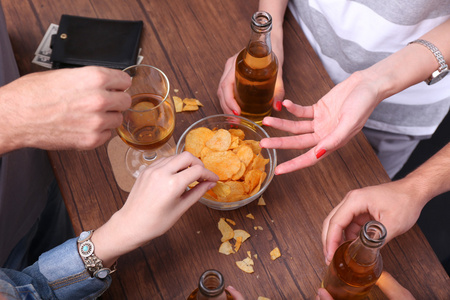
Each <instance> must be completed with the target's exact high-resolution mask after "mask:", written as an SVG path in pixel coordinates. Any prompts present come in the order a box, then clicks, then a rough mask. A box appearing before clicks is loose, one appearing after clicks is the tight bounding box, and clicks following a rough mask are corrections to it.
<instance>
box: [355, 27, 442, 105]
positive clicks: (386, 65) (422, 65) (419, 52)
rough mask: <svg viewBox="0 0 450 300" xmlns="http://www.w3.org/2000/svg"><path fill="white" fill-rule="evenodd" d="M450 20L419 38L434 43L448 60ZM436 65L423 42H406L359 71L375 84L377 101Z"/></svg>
mask: <svg viewBox="0 0 450 300" xmlns="http://www.w3.org/2000/svg"><path fill="white" fill-rule="evenodd" d="M449 31H450V20H448V21H446V22H445V23H443V24H441V25H439V26H438V27H436V28H434V29H433V30H431V31H430V32H428V33H427V34H425V35H423V36H422V37H421V39H424V40H427V41H429V42H431V43H432V44H434V45H435V46H436V47H437V48H438V49H439V50H440V51H441V53H442V54H443V56H444V58H446V61H447V63H448V62H449V61H450V38H449V35H448V32H449ZM438 67H439V64H438V62H437V60H436V58H435V57H434V55H433V54H432V53H431V51H430V50H428V49H427V48H426V47H424V46H423V45H419V44H410V45H407V46H405V47H404V48H403V49H401V50H400V51H398V52H396V53H394V54H392V55H391V56H389V57H387V58H386V59H384V60H382V61H380V62H378V63H376V64H375V65H373V66H372V67H370V68H368V69H366V70H364V71H363V72H364V73H366V74H369V76H370V77H371V78H373V79H374V82H375V83H377V84H378V86H379V99H377V100H378V101H379V102H381V101H382V100H384V99H386V98H387V97H390V96H392V95H394V94H396V93H398V92H400V91H402V90H404V89H406V88H408V87H410V86H412V85H414V84H417V83H419V82H422V81H423V80H425V79H427V78H428V77H429V76H430V75H431V74H432V73H433V72H434V71H436V70H437V69H438Z"/></svg>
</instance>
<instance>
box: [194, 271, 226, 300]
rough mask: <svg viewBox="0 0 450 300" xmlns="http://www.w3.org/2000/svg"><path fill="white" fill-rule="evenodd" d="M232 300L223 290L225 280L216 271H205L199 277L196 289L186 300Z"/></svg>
mask: <svg viewBox="0 0 450 300" xmlns="http://www.w3.org/2000/svg"><path fill="white" fill-rule="evenodd" d="M206 299H216V300H234V297H233V296H232V295H231V294H230V292H228V291H227V290H226V289H225V280H224V279H223V276H222V274H221V273H220V272H219V271H217V270H207V271H205V272H203V274H202V276H200V280H199V282H198V288H196V289H195V290H194V291H193V292H192V293H191V294H190V295H189V297H188V298H187V300H206Z"/></svg>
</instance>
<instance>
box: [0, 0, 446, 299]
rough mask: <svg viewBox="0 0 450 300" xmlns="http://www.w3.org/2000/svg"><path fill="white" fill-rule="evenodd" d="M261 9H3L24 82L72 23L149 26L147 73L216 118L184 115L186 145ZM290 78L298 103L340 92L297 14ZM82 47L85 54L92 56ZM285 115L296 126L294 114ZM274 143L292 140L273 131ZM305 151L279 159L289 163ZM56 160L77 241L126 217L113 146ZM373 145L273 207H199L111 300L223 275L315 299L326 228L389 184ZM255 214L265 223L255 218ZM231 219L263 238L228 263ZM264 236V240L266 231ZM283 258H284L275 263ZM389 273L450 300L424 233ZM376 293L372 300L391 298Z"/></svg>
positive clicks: (177, 290) (170, 292)
mask: <svg viewBox="0 0 450 300" xmlns="http://www.w3.org/2000/svg"><path fill="white" fill-rule="evenodd" d="M257 2H258V1H256V0H252V1H237V0H190V1H183V0H170V1H162V0H161V1H157V0H147V1H141V0H129V1H125V0H96V1H87V0H76V1H57V0H47V1H41V0H28V1H13V0H3V1H2V3H3V7H4V11H5V15H6V20H7V23H8V30H9V33H10V36H11V40H12V43H13V47H14V50H15V53H16V58H17V61H18V64H19V68H20V71H21V74H26V73H30V72H35V71H42V70H43V68H41V67H39V66H36V65H34V64H31V60H32V59H33V56H34V51H35V50H36V48H37V46H38V45H39V42H40V40H41V39H42V37H43V35H44V33H45V31H46V29H47V27H48V26H49V24H50V23H58V22H59V18H60V16H61V14H73V15H82V16H87V17H99V18H110V19H128V20H143V21H144V32H143V37H142V41H141V45H142V54H143V55H144V57H145V59H144V63H147V64H151V65H155V66H157V67H159V68H161V69H162V70H164V72H165V73H166V74H167V75H168V77H169V80H170V82H171V86H172V89H177V90H178V93H175V92H173V90H172V95H179V96H181V97H195V98H197V99H200V100H201V101H202V102H203V103H204V105H205V106H204V107H203V108H202V109H201V110H199V111H197V112H192V113H181V114H177V126H176V131H175V134H174V137H175V139H176V140H178V138H179V137H180V136H181V134H182V133H183V131H184V130H185V129H186V128H187V127H188V125H189V124H191V123H192V122H194V121H196V120H198V119H200V118H202V117H204V116H208V115H212V114H216V113H220V112H221V109H220V106H219V103H218V99H217V96H216V90H217V86H218V82H219V79H220V76H221V75H222V71H223V67H224V64H225V61H226V59H227V58H228V57H230V56H231V55H233V54H234V53H236V52H237V51H239V50H240V49H241V48H242V47H244V45H246V43H247V41H248V38H249V34H250V27H249V21H250V18H251V15H252V14H253V12H255V11H256V10H257V5H258V3H257ZM284 29H285V50H286V53H285V67H284V78H285V87H286V97H287V98H289V99H293V100H294V101H296V102H298V103H301V104H304V105H310V104H313V103H314V102H316V101H317V100H318V99H319V98H320V97H321V96H322V95H324V94H325V93H326V92H327V91H328V90H329V89H330V88H331V87H332V85H333V84H332V82H331V81H330V79H329V78H328V75H327V74H326V72H325V71H324V69H323V67H322V65H321V64H320V62H319V60H318V59H317V57H316V56H315V54H314V52H313V50H312V49H311V47H310V45H309V44H308V42H307V41H306V39H305V37H304V36H303V34H302V31H301V30H300V28H299V26H298V24H297V23H296V22H295V20H294V19H293V17H292V16H291V15H290V13H288V14H287V16H286V21H285V25H284ZM80 47H82V45H80ZM274 115H275V116H278V117H289V116H288V114H287V113H286V112H285V111H283V112H280V113H278V112H275V113H274ZM267 130H268V131H269V134H270V135H272V136H276V135H280V134H281V133H280V132H278V131H275V130H272V129H271V128H267ZM298 154H299V152H298V151H288V150H283V151H278V160H279V162H283V161H286V160H288V159H289V158H292V157H294V156H297V155H298ZM50 157H51V160H52V163H53V166H54V169H55V172H56V175H57V178H58V180H59V184H60V187H61V190H62V193H63V195H64V198H65V201H66V204H67V207H68V210H69V213H70V216H71V218H72V221H73V225H74V228H75V231H76V232H77V233H79V232H81V231H82V230H87V229H92V228H96V227H98V226H100V225H101V224H103V223H104V222H105V221H107V220H108V218H109V217H110V216H111V215H112V214H113V213H114V212H115V211H117V210H118V209H120V207H121V206H122V205H123V203H124V202H125V200H126V198H127V195H128V194H127V193H125V192H123V191H122V190H120V188H119V187H118V185H117V183H116V181H115V179H114V175H113V173H112V169H111V165H110V162H109V160H108V157H107V152H106V145H105V146H102V147H99V148H98V149H96V150H93V151H81V152H80V151H57V152H50ZM388 180H389V178H388V176H387V175H386V173H385V171H384V170H383V168H382V167H381V165H380V163H379V161H378V159H377V158H376V156H375V154H374V153H373V151H372V149H371V148H370V146H369V145H368V143H367V141H366V140H365V138H364V136H363V135H362V134H359V135H358V136H356V137H355V138H354V139H353V140H352V141H351V142H350V143H349V144H348V145H347V146H345V147H344V148H342V149H341V150H339V151H337V152H335V153H333V154H332V155H330V156H329V157H327V158H326V159H325V160H323V161H322V162H320V163H319V164H317V165H316V166H313V167H310V168H307V169H304V170H300V171H297V172H294V173H291V174H288V175H281V176H276V177H275V178H274V180H273V182H272V183H271V185H270V186H269V188H268V189H267V191H266V192H265V193H264V198H265V200H266V202H267V206H258V205H256V203H251V204H250V205H248V206H246V207H243V208H241V209H238V210H235V211H229V212H221V211H215V210H211V209H208V208H207V207H205V206H204V205H202V204H200V203H198V204H196V205H194V206H193V207H192V208H191V209H190V210H189V211H188V212H187V213H186V214H185V215H184V216H183V217H182V218H181V219H180V221H179V222H178V223H177V224H176V225H175V226H174V227H173V228H172V229H171V230H169V231H168V232H167V233H166V234H165V235H164V236H162V237H160V238H157V239H155V240H153V241H152V242H151V243H150V244H148V245H147V246H145V247H142V248H140V249H138V250H136V251H134V252H132V253H130V254H128V255H126V256H123V257H122V258H121V259H120V260H119V266H118V268H119V271H118V272H117V273H116V274H115V275H114V276H113V284H112V286H111V288H110V289H109V290H108V291H107V292H106V293H105V294H104V296H103V298H104V299H185V298H186V297H187V295H188V294H189V293H190V292H191V291H192V290H193V289H194V288H195V287H196V284H197V281H198V277H199V276H200V274H201V273H202V272H203V271H204V270H206V269H209V268H215V269H218V270H220V271H221V272H222V273H223V275H224V277H225V280H226V284H230V285H233V286H234V287H235V288H236V289H238V290H240V291H241V292H242V293H243V294H244V295H245V296H246V297H247V299H256V298H257V297H258V296H259V295H260V296H266V297H269V298H271V299H306V298H312V297H313V296H315V293H316V291H317V288H318V287H319V285H320V282H321V278H322V276H323V274H324V271H325V263H324V257H323V254H322V244H321V239H320V235H321V230H322V221H323V220H324V218H325V217H326V216H327V214H328V213H329V212H330V210H331V209H332V208H333V207H334V206H335V205H336V204H338V203H339V201H340V200H341V199H342V198H343V197H344V196H345V194H346V193H347V192H348V191H350V190H351V189H355V188H360V187H364V186H368V185H375V184H379V183H382V182H386V181H388ZM248 213H252V214H253V215H254V216H255V219H254V220H251V219H248V218H246V215H247V214H248ZM220 217H226V218H230V219H233V220H234V221H235V222H236V223H237V224H236V228H241V229H244V230H246V231H248V232H249V233H251V234H252V237H251V238H250V239H249V240H248V241H247V242H245V243H244V244H243V246H242V248H241V250H240V251H239V252H238V253H237V254H234V255H230V256H225V255H223V254H219V252H218V247H219V244H220V237H221V235H220V232H219V231H218V229H217V228H216V225H217V222H218V220H219V218H220ZM258 225H260V226H262V228H263V230H262V231H255V230H254V229H253V227H254V226H258ZM277 246H278V247H279V248H280V250H281V253H282V256H281V258H279V259H277V260H275V261H272V260H270V258H269V252H270V251H271V250H272V249H273V248H274V247H277ZM247 251H251V252H252V253H256V254H258V259H257V260H255V266H254V268H255V273H254V274H246V273H244V272H242V271H241V270H239V269H238V268H237V267H236V265H235V261H237V260H242V259H243V258H244V257H245V256H246V252H247ZM382 254H383V258H384V263H385V269H386V270H388V271H389V272H391V274H393V275H394V276H395V278H397V279H398V281H399V282H400V283H401V284H402V285H404V286H405V287H406V288H407V289H409V290H410V291H411V292H412V293H413V294H414V295H415V296H416V297H417V298H418V299H449V298H450V279H449V277H448V276H447V274H446V273H445V271H444V269H443V268H442V266H441V265H440V263H439V261H438V259H437V258H436V256H435V254H434V253H433V251H432V249H431V248H430V246H429V244H428V242H427V241H426V239H425V237H424V236H423V234H422V233H421V231H420V229H419V228H418V227H417V226H415V227H414V228H413V229H412V230H411V231H409V232H408V233H406V234H404V235H402V236H401V237H398V238H397V239H395V240H393V241H392V242H390V243H389V244H388V245H387V246H386V247H385V248H384V249H383V250H382ZM384 298H385V296H384V295H383V294H382V293H381V291H379V290H378V289H375V290H374V291H373V292H372V294H371V295H370V299H384Z"/></svg>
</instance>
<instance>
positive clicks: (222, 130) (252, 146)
mask: <svg viewBox="0 0 450 300" xmlns="http://www.w3.org/2000/svg"><path fill="white" fill-rule="evenodd" d="M266 137H269V135H268V134H267V132H266V131H265V130H264V129H263V128H262V127H261V126H259V125H257V124H256V123H254V122H252V121H250V120H248V119H246V118H243V117H240V116H233V115H214V116H209V117H206V118H203V119H201V120H199V121H197V122H195V123H194V124H192V125H191V126H190V127H189V128H188V129H186V131H185V132H184V133H183V135H182V136H181V138H180V140H179V141H178V143H177V153H181V152H183V151H189V152H190V153H192V154H193V155H194V156H196V157H198V158H199V159H200V160H201V161H202V162H203V164H204V165H205V167H206V168H207V169H208V170H211V171H212V172H214V173H215V174H217V175H218V176H219V181H218V182H217V185H216V186H215V187H214V188H213V189H211V190H209V191H208V192H207V193H206V194H205V195H203V197H202V198H201V199H200V202H202V203H203V204H205V205H207V206H208V207H211V208H214V209H218V210H232V209H236V208H239V207H242V206H244V205H247V204H248V203H250V202H252V201H253V200H255V199H257V198H258V197H260V196H261V195H262V193H263V192H264V191H265V190H266V188H267V187H268V185H269V183H270V182H271V180H272V179H273V176H274V170H275V166H276V162H277V159H276V151H275V149H263V148H261V147H260V146H259V141H260V140H261V139H263V138H266ZM195 184H196V183H193V184H192V185H190V187H193V186H195Z"/></svg>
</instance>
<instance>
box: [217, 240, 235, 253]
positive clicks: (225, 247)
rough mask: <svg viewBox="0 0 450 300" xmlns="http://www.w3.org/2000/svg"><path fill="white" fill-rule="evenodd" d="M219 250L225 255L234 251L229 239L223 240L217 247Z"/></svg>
mask: <svg viewBox="0 0 450 300" xmlns="http://www.w3.org/2000/svg"><path fill="white" fill-rule="evenodd" d="M219 252H220V253H222V254H225V255H230V254H232V253H235V252H234V250H233V246H232V245H231V243H230V242H229V241H225V242H223V243H222V244H221V245H220V247H219Z"/></svg>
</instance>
